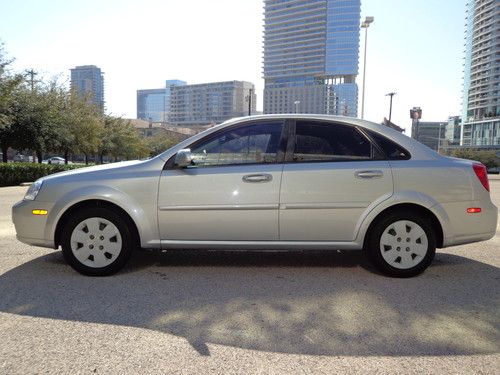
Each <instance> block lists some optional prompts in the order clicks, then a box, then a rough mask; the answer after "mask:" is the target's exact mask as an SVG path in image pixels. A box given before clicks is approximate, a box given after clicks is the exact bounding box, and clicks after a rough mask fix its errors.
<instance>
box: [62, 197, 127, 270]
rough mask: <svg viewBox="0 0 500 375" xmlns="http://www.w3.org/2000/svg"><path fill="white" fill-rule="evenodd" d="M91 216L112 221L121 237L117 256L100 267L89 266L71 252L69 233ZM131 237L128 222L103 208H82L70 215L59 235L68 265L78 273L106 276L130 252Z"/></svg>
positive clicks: (121, 263) (118, 268)
mask: <svg viewBox="0 0 500 375" xmlns="http://www.w3.org/2000/svg"><path fill="white" fill-rule="evenodd" d="M91 217H100V218H103V219H106V220H108V221H110V222H111V223H113V224H114V225H115V226H116V227H117V228H118V231H119V232H120V236H121V238H122V248H121V251H120V254H119V255H118V257H117V258H116V259H115V260H114V261H113V262H112V263H111V264H109V265H107V266H105V267H100V268H94V267H89V266H86V265H84V264H82V263H81V262H80V261H79V260H78V259H77V258H76V257H75V255H74V254H73V251H72V249H71V235H72V233H73V230H74V228H75V227H76V226H77V225H78V224H80V223H81V222H82V221H83V220H85V219H88V218H91ZM133 243H134V242H133V238H132V234H131V231H130V227H129V225H128V223H127V222H126V221H125V220H124V219H123V218H122V217H120V215H119V214H118V213H116V212H115V211H113V210H111V209H108V208H103V207H95V208H84V209H82V210H80V211H78V212H77V213H76V214H74V215H72V216H71V217H70V219H69V220H68V221H67V222H66V224H65V225H64V229H63V231H62V236H61V245H62V246H61V247H62V253H63V256H64V259H65V260H66V261H67V262H68V263H69V265H70V266H71V267H72V268H73V269H75V270H76V271H78V272H79V273H81V274H83V275H87V276H108V275H112V274H114V273H116V272H117V271H119V270H120V269H121V268H122V267H123V266H124V265H125V263H126V262H127V261H128V259H129V258H130V255H131V254H132V250H133V248H134V246H133Z"/></svg>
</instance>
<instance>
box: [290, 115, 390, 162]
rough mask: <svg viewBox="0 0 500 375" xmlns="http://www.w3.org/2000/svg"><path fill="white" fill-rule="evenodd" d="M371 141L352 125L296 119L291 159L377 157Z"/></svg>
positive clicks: (326, 159)
mask: <svg viewBox="0 0 500 375" xmlns="http://www.w3.org/2000/svg"><path fill="white" fill-rule="evenodd" d="M378 156H379V155H378V153H377V150H376V149H375V148H374V147H373V145H372V144H371V142H370V141H369V140H368V139H367V138H366V137H365V136H364V135H363V134H362V133H361V132H360V131H358V130H357V129H356V128H355V127H353V126H349V125H339V124H334V123H323V122H317V121H297V122H296V125H295V147H294V150H293V161H294V162H321V161H324V162H327V161H350V160H372V159H380V158H379V157H378Z"/></svg>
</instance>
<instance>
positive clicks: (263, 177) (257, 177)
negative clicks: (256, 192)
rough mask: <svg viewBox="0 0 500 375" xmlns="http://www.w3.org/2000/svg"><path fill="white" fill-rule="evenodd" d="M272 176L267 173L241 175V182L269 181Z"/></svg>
mask: <svg viewBox="0 0 500 375" xmlns="http://www.w3.org/2000/svg"><path fill="white" fill-rule="evenodd" d="M272 179H273V176H272V175H270V174H267V173H262V174H247V175H246V176H243V178H242V180H243V182H269V181H272Z"/></svg>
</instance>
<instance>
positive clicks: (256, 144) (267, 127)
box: [191, 123, 283, 167]
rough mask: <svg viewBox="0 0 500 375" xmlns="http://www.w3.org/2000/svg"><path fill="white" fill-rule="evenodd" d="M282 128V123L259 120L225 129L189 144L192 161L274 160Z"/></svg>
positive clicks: (199, 163) (202, 163)
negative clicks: (259, 121)
mask: <svg viewBox="0 0 500 375" xmlns="http://www.w3.org/2000/svg"><path fill="white" fill-rule="evenodd" d="M282 128H283V125H282V124H281V123H260V124H249V125H244V126H239V127H233V128H230V129H228V130H224V131H223V132H222V133H218V134H217V135H215V136H213V137H209V138H207V139H206V140H202V141H201V143H197V144H195V145H194V147H192V149H191V152H192V153H193V155H194V158H195V159H194V160H195V165H196V166H198V167H205V166H216V165H230V164H254V163H276V161H277V155H278V149H279V142H280V138H281V131H282Z"/></svg>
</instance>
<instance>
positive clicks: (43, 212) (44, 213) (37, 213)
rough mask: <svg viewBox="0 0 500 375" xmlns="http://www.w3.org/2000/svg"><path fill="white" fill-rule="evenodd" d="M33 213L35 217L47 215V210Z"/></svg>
mask: <svg viewBox="0 0 500 375" xmlns="http://www.w3.org/2000/svg"><path fill="white" fill-rule="evenodd" d="M31 213H32V214H33V215H47V210H33V211H31Z"/></svg>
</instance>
